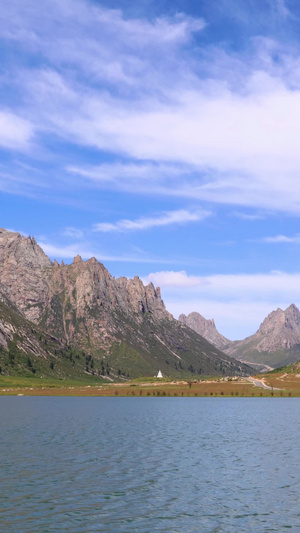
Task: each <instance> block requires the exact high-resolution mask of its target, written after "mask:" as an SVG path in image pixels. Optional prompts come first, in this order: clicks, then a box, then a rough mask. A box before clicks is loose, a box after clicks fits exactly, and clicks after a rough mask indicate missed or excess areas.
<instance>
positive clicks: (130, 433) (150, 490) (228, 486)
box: [0, 397, 300, 533]
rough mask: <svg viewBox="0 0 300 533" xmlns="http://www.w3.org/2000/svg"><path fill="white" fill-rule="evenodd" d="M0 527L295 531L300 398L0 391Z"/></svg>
mask: <svg viewBox="0 0 300 533" xmlns="http://www.w3.org/2000/svg"><path fill="white" fill-rule="evenodd" d="M0 424H1V426H0V428H1V429H0V431H1V441H0V442H1V446H0V452H1V476H0V490H1V492H0V531H1V533H2V532H9V533H10V532H12V533H15V532H18V533H23V532H24V533H25V532H26V533H27V532H28V533H29V532H30V533H33V532H38V533H42V532H43V533H44V532H54V531H55V532H56V531H57V532H61V531H64V532H70V533H77V532H84V533H85V532H102V531H103V532H107V533H108V532H122V533H123V532H124V533H125V532H128V533H132V532H139V533H144V532H149V533H152V532H155V531H159V532H165V531H167V532H178V531H180V532H185V533H188V532H197V533H198V532H201V533H202V532H203V533H205V532H222V533H223V532H238V533H240V532H247V533H249V532H261V531H266V532H267V531H285V530H286V529H292V531H300V483H299V479H300V478H299V463H300V446H299V442H300V439H299V437H300V400H298V399H293V398H291V399H290V398H289V399H279V398H278V399H277V398H257V399H256V398H251V399H250V398H249V399H248V398H224V399H223V398H222V399H221V398H55V397H53V398H44V397H40V398H39V397H2V398H0Z"/></svg>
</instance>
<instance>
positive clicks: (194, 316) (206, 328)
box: [178, 312, 230, 350]
mask: <svg viewBox="0 0 300 533" xmlns="http://www.w3.org/2000/svg"><path fill="white" fill-rule="evenodd" d="M178 320H179V321H180V322H182V324H185V325H186V326H188V327H189V328H191V329H192V330H194V331H196V333H199V335H202V337H204V338H205V339H206V340H208V341H209V342H211V344H213V345H214V346H216V347H217V348H219V349H220V350H223V348H224V347H225V346H228V344H229V343H230V341H229V340H228V339H226V337H223V335H221V333H219V332H218V330H217V328H216V325H215V321H214V319H211V320H207V319H206V318H204V317H203V316H202V315H200V313H196V312H193V313H190V314H189V315H188V316H186V315H184V314H182V315H180V317H179V319H178Z"/></svg>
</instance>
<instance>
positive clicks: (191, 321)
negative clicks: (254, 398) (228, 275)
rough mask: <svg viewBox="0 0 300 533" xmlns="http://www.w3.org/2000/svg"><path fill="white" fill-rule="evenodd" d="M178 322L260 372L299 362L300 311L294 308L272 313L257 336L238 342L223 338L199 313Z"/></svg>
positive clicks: (291, 306) (182, 318)
mask: <svg viewBox="0 0 300 533" xmlns="http://www.w3.org/2000/svg"><path fill="white" fill-rule="evenodd" d="M179 320H180V321H181V322H182V323H183V324H185V325H187V326H188V327H190V328H191V329H193V330H194V331H196V332H197V333H199V335H203V337H205V338H206V339H208V340H209V341H210V342H211V343H212V344H214V345H215V346H217V347H218V348H219V349H220V350H222V351H224V352H225V353H227V354H228V355H230V356H231V357H234V358H235V359H238V360H239V361H244V362H247V364H250V365H252V366H255V367H257V368H258V369H265V370H268V369H271V368H278V367H281V366H285V365H288V364H291V363H294V362H296V361H299V360H300V311H299V309H298V308H297V307H296V305H295V304H291V305H290V306H289V307H288V308H287V309H285V310H282V309H277V310H276V311H272V312H271V313H270V314H269V315H268V316H267V317H266V318H265V319H264V321H263V322H262V324H261V325H260V327H259V329H258V330H257V332H256V333H254V335H251V336H250V337H247V338H246V339H244V340H238V341H230V340H228V339H226V338H225V337H223V335H221V334H220V333H219V332H218V330H217V329H216V326H215V323H214V320H207V319H205V318H204V317H203V316H201V315H200V314H199V313H197V312H193V313H190V314H189V315H188V316H186V315H180V317H179Z"/></svg>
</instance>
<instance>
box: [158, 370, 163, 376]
mask: <svg viewBox="0 0 300 533" xmlns="http://www.w3.org/2000/svg"><path fill="white" fill-rule="evenodd" d="M157 377H158V378H162V377H163V375H162V373H161V371H160V370H159V371H158V374H157Z"/></svg>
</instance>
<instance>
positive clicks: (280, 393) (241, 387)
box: [0, 372, 300, 397]
mask: <svg viewBox="0 0 300 533" xmlns="http://www.w3.org/2000/svg"><path fill="white" fill-rule="evenodd" d="M256 379H259V380H263V381H264V383H265V384H266V385H268V386H269V387H271V389H264V388H261V387H257V386H254V385H253V384H252V383H250V382H249V381H248V380H247V379H244V378H234V379H233V380H230V379H229V380H228V381H226V380H223V379H207V380H203V381H196V380H195V381H170V380H159V379H155V378H154V379H153V380H149V378H146V379H144V380H143V379H142V378H140V379H138V380H134V381H129V382H127V383H109V384H108V383H103V382H99V383H95V382H94V383H92V384H87V383H84V382H75V381H63V382H62V381H59V380H47V379H39V378H24V377H22V378H18V377H12V376H0V395H14V396H16V395H26V396H114V397H124V396H127V397H158V396H164V397H165V396H172V397H243V396H244V397H271V396H273V397H297V396H298V397H300V374H296V373H285V372H278V373H275V374H274V373H271V374H265V375H263V376H262V375H259V376H256ZM276 389H280V390H276Z"/></svg>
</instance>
